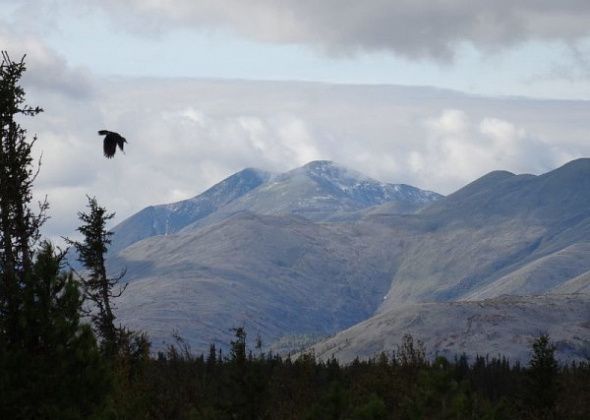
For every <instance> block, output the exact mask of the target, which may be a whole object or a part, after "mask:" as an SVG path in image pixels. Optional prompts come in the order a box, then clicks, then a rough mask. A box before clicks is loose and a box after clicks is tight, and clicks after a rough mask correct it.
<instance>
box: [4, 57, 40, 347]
mask: <svg viewBox="0 0 590 420" xmlns="http://www.w3.org/2000/svg"><path fill="white" fill-rule="evenodd" d="M25 70H26V66H25V63H24V57H23V59H22V60H21V61H20V62H14V61H12V60H11V59H10V57H9V56H8V54H7V53H6V52H2V62H1V63H0V272H1V275H2V281H1V283H0V337H2V338H0V340H5V345H7V346H9V347H12V346H16V347H19V346H21V344H22V340H23V339H24V337H23V333H24V332H25V331H26V326H25V325H24V323H25V319H24V318H23V316H22V315H23V314H22V305H23V293H24V290H25V288H26V284H27V282H29V281H30V280H31V268H32V262H31V261H32V251H31V250H32V247H33V245H34V243H35V241H36V240H38V238H39V227H40V226H41V224H42V223H43V221H44V211H45V210H46V208H47V204H46V203H43V204H42V205H41V211H40V212H39V214H35V213H34V212H33V211H32V210H31V208H30V203H31V200H32V191H31V189H32V185H33V181H34V180H35V176H36V171H35V169H34V168H33V164H32V163H33V158H32V155H31V149H32V146H33V144H34V143H35V141H36V138H33V140H32V141H28V140H27V137H26V130H24V129H23V128H21V127H20V125H19V124H18V123H17V122H16V121H15V117H16V116H18V115H26V116H27V115H28V116H33V115H36V114H38V113H39V112H41V111H42V110H41V108H38V107H36V108H33V107H30V106H28V105H25V104H24V100H25V93H24V90H23V89H22V88H21V87H20V85H19V84H18V83H19V80H20V78H21V76H22V74H23V73H24V71H25Z"/></svg>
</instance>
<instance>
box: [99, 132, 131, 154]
mask: <svg viewBox="0 0 590 420" xmlns="http://www.w3.org/2000/svg"><path fill="white" fill-rule="evenodd" d="M98 134H100V135H101V136H105V138H104V142H103V150H104V156H105V157H106V158H107V159H110V158H112V157H113V156H115V152H116V151H117V146H119V149H121V151H122V152H123V153H125V151H124V150H123V147H124V146H125V143H127V140H125V137H123V136H121V135H120V134H119V133H115V132H114V131H108V130H100V131H99V132H98Z"/></svg>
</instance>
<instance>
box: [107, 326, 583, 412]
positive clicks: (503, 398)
mask: <svg viewBox="0 0 590 420" xmlns="http://www.w3.org/2000/svg"><path fill="white" fill-rule="evenodd" d="M235 331H236V338H235V341H233V342H232V343H231V347H230V350H229V352H228V354H227V355H226V356H222V357H221V358H220V356H219V352H218V351H216V350H215V348H214V347H212V349H211V351H210V352H209V354H208V355H207V356H199V357H195V356H192V355H191V354H190V352H189V351H187V350H186V348H185V349H183V348H182V347H171V348H170V349H169V350H168V351H167V352H166V353H160V354H159V357H158V358H157V359H145V360H143V361H141V362H140V363H138V364H136V365H135V366H134V367H131V368H129V367H127V370H126V371H125V383H124V386H120V387H119V390H118V392H117V394H116V403H115V404H114V407H113V410H114V411H113V412H116V413H117V415H118V417H119V418H146V419H148V418H149V419H152V418H153V419H165V418H168V419H177V418H178V419H447V418H448V419H456V418H465V419H506V418H514V419H540V418H555V419H588V418H590V398H589V396H590V366H589V364H588V363H577V364H570V365H567V366H565V365H563V366H559V365H558V364H557V363H556V361H555V359H554V356H553V347H552V346H551V344H550V341H549V340H548V337H546V336H541V337H539V338H538V339H537V340H536V342H535V343H534V346H533V349H532V357H531V361H530V364H528V365H527V366H526V367H521V366H519V365H518V364H512V365H511V364H510V363H509V362H508V361H507V360H506V359H487V358H485V357H477V358H475V360H471V361H469V360H468V359H467V358H466V357H465V356H462V357H459V358H457V359H455V360H453V361H448V360H446V359H445V358H443V357H439V358H436V359H435V360H433V361H428V360H427V359H426V358H425V357H424V349H423V348H422V347H421V345H420V343H419V342H418V343H414V341H413V339H412V337H411V336H406V337H405V338H404V342H403V343H402V345H401V346H399V347H398V348H397V350H396V351H395V352H392V353H391V354H390V355H387V354H382V355H381V356H379V357H377V358H375V359H371V360H368V361H358V360H355V361H354V362H353V363H351V364H349V365H340V364H339V363H338V361H337V360H334V359H332V360H328V361H318V360H316V359H315V358H314V356H313V355H310V354H304V355H301V356H299V357H297V358H295V359H292V358H290V357H287V358H281V357H279V356H273V355H272V354H261V353H258V354H253V353H252V352H250V351H248V350H247V348H246V342H245V333H244V331H243V330H242V329H239V328H238V329H236V330H235Z"/></svg>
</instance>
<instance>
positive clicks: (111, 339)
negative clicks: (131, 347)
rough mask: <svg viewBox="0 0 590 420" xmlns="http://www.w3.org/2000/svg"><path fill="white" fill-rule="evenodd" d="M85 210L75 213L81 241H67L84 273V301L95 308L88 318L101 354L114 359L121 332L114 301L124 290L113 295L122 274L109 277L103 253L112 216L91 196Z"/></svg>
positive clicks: (109, 237) (121, 289)
mask: <svg viewBox="0 0 590 420" xmlns="http://www.w3.org/2000/svg"><path fill="white" fill-rule="evenodd" d="M88 208H89V211H88V213H83V212H80V213H78V217H79V218H80V220H81V221H82V225H81V226H80V227H79V228H78V231H79V232H80V233H81V234H82V235H83V237H84V240H83V241H82V242H77V241H71V240H68V242H69V243H70V244H71V245H73V246H74V248H75V249H76V251H77V252H78V260H79V261H80V262H81V263H82V264H83V265H84V267H85V268H86V270H87V273H86V274H85V276H83V277H82V283H83V285H84V292H85V296H86V298H87V299H89V300H90V301H91V302H92V303H93V304H94V306H95V308H93V311H92V312H91V318H92V321H93V323H94V325H95V328H96V331H97V333H98V335H99V337H100V339H101V341H102V347H103V351H104V352H105V354H106V355H108V356H113V355H114V354H115V353H116V351H117V340H118V336H119V335H120V334H121V333H122V331H120V329H118V328H117V327H116V326H115V314H114V312H113V311H114V307H113V298H116V297H119V296H120V295H121V293H122V292H123V290H124V289H125V287H122V288H120V289H119V290H118V291H117V292H115V286H117V284H118V283H119V281H120V280H121V279H122V278H123V276H124V274H125V272H124V271H123V272H121V273H120V275H119V276H117V277H115V278H111V277H109V276H108V275H107V271H106V265H105V264H106V254H107V252H108V246H109V245H110V243H111V236H112V235H113V233H112V232H109V231H108V230H107V228H106V225H107V223H108V221H109V220H111V219H112V218H113V217H114V216H115V214H114V213H108V212H107V210H106V209H105V208H104V207H101V206H99V205H98V203H97V201H96V198H94V197H88Z"/></svg>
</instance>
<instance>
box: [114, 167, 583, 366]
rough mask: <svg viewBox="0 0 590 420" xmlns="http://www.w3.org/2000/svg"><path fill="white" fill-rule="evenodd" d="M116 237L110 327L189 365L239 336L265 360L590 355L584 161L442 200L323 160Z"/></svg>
mask: <svg viewBox="0 0 590 420" xmlns="http://www.w3.org/2000/svg"><path fill="white" fill-rule="evenodd" d="M113 232H114V233H115V235H114V236H113V244H112V248H111V250H110V258H109V268H110V269H112V270H118V269H119V268H120V267H122V266H124V267H126V268H127V276H126V280H127V281H128V282H129V287H128V289H127V290H126V292H125V294H124V295H123V296H122V297H121V298H120V299H119V301H118V302H117V303H118V307H119V310H118V316H119V319H120V320H121V321H122V322H123V323H125V324H127V325H129V326H130V327H131V328H136V329H141V330H144V331H146V332H148V334H149V335H150V336H151V337H152V341H153V343H154V347H155V348H156V349H157V348H160V347H161V346H162V345H164V344H165V343H169V342H170V337H171V335H172V332H173V331H176V332H177V333H178V334H179V335H180V336H182V337H183V338H185V340H187V342H188V343H189V344H190V345H191V346H192V347H193V349H194V350H195V351H197V352H201V351H205V350H206V348H207V346H208V345H209V344H211V343H216V344H218V345H220V346H222V347H223V345H225V344H227V343H228V342H229V338H230V336H231V328H233V327H236V326H244V327H245V328H246V330H247V331H248V332H249V334H250V335H251V336H252V335H259V336H260V337H261V338H262V340H263V343H265V344H266V346H267V348H271V349H272V348H274V349H282V350H296V349H298V348H299V347H302V346H305V345H307V344H309V343H310V342H312V341H316V340H318V339H319V338H321V337H325V336H329V335H334V337H332V338H329V339H327V341H323V342H319V343H317V344H315V346H314V347H313V349H314V350H315V351H316V353H317V354H318V355H322V356H325V357H331V356H332V355H334V356H335V357H340V358H342V359H343V360H347V359H350V358H351V357H352V355H353V354H358V355H359V356H370V355H373V354H376V353H378V352H379V351H389V350H392V348H391V347H392V346H393V345H394V342H395V340H396V337H401V335H403V334H404V333H412V334H415V335H416V337H417V338H419V339H423V340H424V341H425V342H427V344H428V345H429V346H430V347H431V351H435V352H438V351H440V352H443V353H445V354H446V353H450V352H466V353H470V354H472V353H474V352H478V353H480V354H481V352H483V351H485V348H486V347H485V345H484V346H479V345H477V346H476V345H474V343H476V342H481V340H484V341H483V342H484V343H488V344H489V352H490V353H494V352H499V353H504V354H506V355H507V356H509V357H513V358H516V359H523V358H524V356H523V355H524V354H525V350H523V349H526V345H527V343H529V342H530V341H531V340H532V338H534V336H535V335H536V334H538V333H539V329H540V328H541V327H543V326H544V328H546V329H547V330H551V331H553V330H554V329H555V331H559V334H558V336H556V338H557V339H558V340H559V348H558V355H559V356H560V357H561V358H563V359H568V358H580V357H584V354H585V352H586V351H588V349H590V322H589V321H590V309H589V308H590V305H588V304H589V303H590V299H589V298H588V294H589V293H590V258H589V256H590V159H579V160H576V161H572V162H570V163H568V164H566V165H564V166H562V167H561V168H558V169H555V170H553V171H551V172H548V173H546V174H543V175H538V176H535V175H529V174H525V175H515V174H512V173H510V172H506V171H495V172H492V173H490V174H487V175H485V176H483V177H482V178H480V179H478V180H476V181H474V182H472V183H470V184H469V185H467V186H465V187H464V188H461V189H460V190H458V191H457V192H455V193H453V194H451V195H449V196H447V197H442V196H441V195H439V194H436V193H433V192H429V191H423V190H420V189H417V188H415V187H411V186H407V185H400V184H387V183H382V182H379V181H376V180H373V179H371V178H369V177H366V176H364V175H362V174H360V173H358V172H355V171H352V170H349V169H347V168H343V167H341V166H339V165H337V164H335V163H333V162H329V161H315V162H311V163H309V164H307V165H305V166H303V167H300V168H296V169H294V170H292V171H289V172H286V173H282V174H271V173H268V172H265V171H261V170H256V169H245V170H243V171H241V172H238V173H236V174H234V175H232V176H230V177H229V178H227V179H225V180H223V181H221V182H220V183H219V184H217V185H215V186H213V187H212V188H210V189H209V190H207V191H205V192H204V193H202V194H200V195H198V196H196V197H194V198H192V199H189V200H185V201H182V202H178V203H173V204H165V205H159V206H153V207H148V208H146V209H144V210H142V211H140V212H138V213H137V214H135V215H133V216H131V217H130V218H128V219H127V220H125V221H123V222H122V223H121V224H119V225H118V226H116V227H115V228H114V229H113ZM506 295H509V296H506ZM539 296H542V298H541V297H539ZM523 302H524V303H523ZM482 308H483V309H482ZM485 308H500V309H498V310H497V311H496V312H494V313H489V311H487V312H486V309H485ZM559 311H564V313H567V316H564V317H561V319H562V320H564V319H566V320H567V322H566V323H567V325H568V327H567V328H566V327H564V326H563V325H562V324H563V322H562V324H558V323H557V321H556V319H555V317H551V316H549V315H550V314H551V312H554V313H557V312H559ZM498 314H500V315H501V314H504V315H503V316H499V315H498ZM541 314H546V315H547V316H545V317H544V316H543V315H541ZM473 317H476V318H477V317H479V318H477V319H480V321H479V322H478V323H477V325H478V328H474V327H473V325H474V324H473V322H471V324H470V325H471V327H470V328H466V327H465V325H464V323H463V322H460V321H465V320H468V319H473ZM515 319H517V320H518V322H515V321H514V320H515ZM540 320H543V321H542V322H541V321H540ZM527 325H528V326H529V327H528V328H527ZM387 326H390V327H387ZM482 331H487V332H489V334H488V333H485V334H484V333H482ZM482 334H483V335H482ZM486 334H487V335H486ZM433 337H437V338H436V340H435V339H433ZM478 337H479V338H478ZM445 340H446V341H445ZM449 340H450V341H449ZM478 340H479V341H478ZM494 340H495V341H494ZM451 342H452V344H449V343H451ZM445 343H446V344H445ZM515 343H516V344H515Z"/></svg>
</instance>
